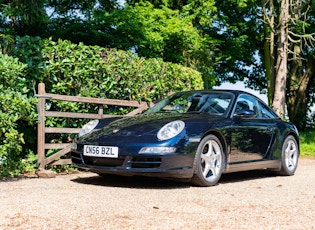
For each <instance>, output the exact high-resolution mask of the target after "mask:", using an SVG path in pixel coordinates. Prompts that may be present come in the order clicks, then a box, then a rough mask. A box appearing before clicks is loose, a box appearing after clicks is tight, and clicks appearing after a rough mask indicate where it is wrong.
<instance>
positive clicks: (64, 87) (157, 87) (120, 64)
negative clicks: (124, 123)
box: [42, 40, 203, 101]
mask: <svg viewBox="0 0 315 230" xmlns="http://www.w3.org/2000/svg"><path fill="white" fill-rule="evenodd" d="M42 53H43V58H44V59H45V60H46V62H45V71H44V74H45V75H44V79H43V80H44V82H45V83H46V88H47V91H48V92H51V93H57V94H67V95H78V96H88V97H103V98H115V99H125V100H138V101H150V100H155V99H158V98H160V97H163V96H165V95H167V94H168V93H169V92H171V91H178V90H184V89H192V88H198V89H200V88H202V87H203V86H202V79H201V75H200V73H199V72H197V71H194V70H192V69H189V68H186V67H183V66H180V65H178V64H173V63H168V62H163V61H162V60H161V59H145V58H141V57H138V56H137V55H135V54H132V53H131V52H125V51H120V50H116V49H105V48H102V47H98V46H85V45H84V44H82V43H80V44H78V45H77V44H73V43H71V42H69V41H62V40H59V41H58V42H54V41H51V40H50V41H47V42H46V44H45V47H44V49H43V52H42ZM61 79H62V80H61Z"/></svg>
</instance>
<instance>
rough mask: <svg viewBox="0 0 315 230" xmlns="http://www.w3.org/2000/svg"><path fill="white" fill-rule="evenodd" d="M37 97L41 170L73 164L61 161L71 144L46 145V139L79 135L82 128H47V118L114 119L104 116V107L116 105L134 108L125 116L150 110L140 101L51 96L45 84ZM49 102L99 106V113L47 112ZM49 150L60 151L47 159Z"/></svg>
mask: <svg viewBox="0 0 315 230" xmlns="http://www.w3.org/2000/svg"><path fill="white" fill-rule="evenodd" d="M36 97H38V98H39V100H38V117H39V118H38V130H37V136H38V139H37V156H38V164H39V169H45V166H46V165H63V164H71V159H61V160H60V159H59V160H58V158H60V157H61V156H64V155H65V154H67V153H69V152H70V149H71V143H62V144H51V143H46V141H45V137H46V134H48V133H79V131H80V128H65V127H64V128H57V127H46V126H45V120H46V117H63V118H87V119H102V118H106V117H113V116H115V115H108V114H104V111H103V105H116V106H124V107H134V108H135V109H134V110H133V111H132V112H130V113H128V114H127V115H125V116H134V115H136V114H138V113H140V112H141V111H143V110H144V109H146V108H148V104H147V103H146V102H138V101H125V100H115V99H102V98H90V97H76V96H66V95H58V94H51V93H46V92H45V84H44V83H40V84H39V85H38V94H36ZM47 100H61V101H69V102H82V103H90V104H97V105H98V113H97V114H93V113H73V112H58V111H46V110H45V106H46V102H47ZM47 149H58V150H59V151H58V152H56V153H54V154H53V155H51V156H49V157H46V153H45V152H46V150H47Z"/></svg>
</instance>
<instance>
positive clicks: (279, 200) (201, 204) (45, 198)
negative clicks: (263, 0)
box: [0, 159, 315, 230]
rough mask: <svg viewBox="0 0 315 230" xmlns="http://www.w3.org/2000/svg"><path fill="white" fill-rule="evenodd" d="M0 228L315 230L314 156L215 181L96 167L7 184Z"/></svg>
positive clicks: (0, 190) (0, 202)
mask: <svg viewBox="0 0 315 230" xmlns="http://www.w3.org/2000/svg"><path fill="white" fill-rule="evenodd" d="M0 208H1V212H0V229H1V230H2V229H4V230H6V229H23V230H25V229H40V230H42V229H49V230H52V229H67V230H68V229H294V230H295V229H303V230H304V229H315V159H300V161H299V166H298V169H297V171H296V174H295V175H294V176H292V177H280V176H277V177H276V176H272V175H271V174H269V173H268V172H267V171H252V172H242V173H233V174H225V175H223V177H222V179H221V180H220V183H219V184H218V185H217V186H214V187H207V188H201V187H193V186H190V185H189V184H185V183H179V182H174V181H167V180H161V179H154V178H141V177H134V178H133V177H132V178H131V177H118V176H113V177H108V178H102V177H99V176H98V175H97V174H94V173H78V174H71V175H58V176H57V177H56V178H51V179H44V178H26V179H19V180H11V181H2V182H0Z"/></svg>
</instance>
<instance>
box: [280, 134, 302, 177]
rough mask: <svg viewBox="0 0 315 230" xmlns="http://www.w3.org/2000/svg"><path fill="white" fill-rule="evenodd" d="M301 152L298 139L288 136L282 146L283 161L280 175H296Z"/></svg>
mask: <svg viewBox="0 0 315 230" xmlns="http://www.w3.org/2000/svg"><path fill="white" fill-rule="evenodd" d="M299 155H300V151H299V146H298V144H297V141H296V139H295V138H294V137H293V136H291V135H290V136H288V137H287V138H286V139H285V140H284V142H283V145H282V159H281V170H280V171H279V174H280V175H284V176H291V175H293V174H294V172H295V170H296V168H297V165H298V159H299Z"/></svg>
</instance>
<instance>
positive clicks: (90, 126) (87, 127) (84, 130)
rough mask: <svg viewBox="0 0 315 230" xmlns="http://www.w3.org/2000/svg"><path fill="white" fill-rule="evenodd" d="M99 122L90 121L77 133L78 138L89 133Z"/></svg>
mask: <svg viewBox="0 0 315 230" xmlns="http://www.w3.org/2000/svg"><path fill="white" fill-rule="evenodd" d="M98 122H99V120H92V121H89V122H88V123H86V124H85V125H84V126H83V127H82V129H81V130H80V132H79V137H82V136H83V135H85V134H87V133H89V132H91V131H92V130H93V129H95V127H96V126H97V125H98Z"/></svg>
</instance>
